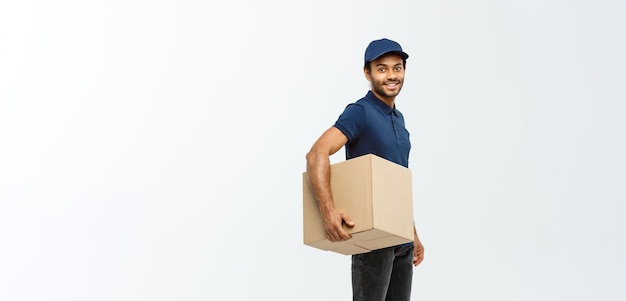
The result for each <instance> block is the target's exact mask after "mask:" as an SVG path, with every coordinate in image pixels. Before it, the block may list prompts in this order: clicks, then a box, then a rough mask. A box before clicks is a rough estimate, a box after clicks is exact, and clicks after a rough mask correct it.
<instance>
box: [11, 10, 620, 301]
mask: <svg viewBox="0 0 626 301" xmlns="http://www.w3.org/2000/svg"><path fill="white" fill-rule="evenodd" d="M625 9H626V5H625V4H624V2H621V1H608V0H607V1H558V0H548V1H546V0H542V1H533V0H531V1H487V0H483V1H479V0H477V1H445V0H444V1H396V2H388V3H385V2H380V1H306V2H293V1H278V0H276V1H219V2H217V1H141V0H131V1H54V2H52V1H11V0H9V1H3V2H2V3H1V4H0V299H1V300H12V301H18V300H349V299H351V288H350V259H349V257H346V256H343V255H339V254H335V253H327V252H323V251H320V250H317V249H313V248H310V247H306V246H304V245H303V244H302V217H301V216H302V212H301V210H302V209H301V208H302V207H301V189H302V187H301V173H302V171H303V170H304V166H305V160H304V155H305V153H306V152H307V151H308V149H309V147H310V146H311V144H312V143H313V142H314V141H315V139H317V138H318V136H319V135H320V134H321V133H322V132H323V131H324V130H325V129H326V128H328V127H329V126H331V125H332V123H333V122H334V121H335V119H336V118H337V116H338V115H339V113H340V112H341V110H343V108H344V107H345V105H346V104H347V103H349V102H351V101H354V100H356V99H358V98H360V97H362V96H363V95H364V94H365V93H366V91H367V89H368V82H367V81H366V80H365V78H364V77H363V74H362V69H361V68H362V57H363V51H364V49H365V47H366V45H367V43H369V42H370V41H371V40H373V39H378V38H381V37H388V38H391V39H394V40H397V41H399V42H400V43H401V44H402V45H403V47H404V48H405V50H406V51H407V52H408V53H409V54H410V55H411V57H410V58H409V60H408V65H407V73H406V81H405V87H404V89H403V91H402V93H401V94H400V96H399V97H398V99H397V106H398V108H399V109H400V110H401V111H402V112H403V113H404V115H405V117H406V122H407V127H408V129H409V131H410V132H411V137H412V143H413V149H412V152H411V157H410V165H411V169H412V171H413V184H414V187H413V190H414V202H415V212H414V214H415V219H416V225H417V229H418V232H419V233H420V235H421V238H422V241H423V243H424V245H425V247H426V256H425V260H424V262H423V263H422V265H421V266H419V267H418V268H416V269H415V277H414V290H413V297H414V299H415V300H624V299H626V289H624V282H625V281H626V272H625V271H626V261H625V260H624V258H623V255H624V254H625V253H626V239H625V238H624V237H625V235H624V229H625V228H626V222H624V221H623V216H624V213H625V212H624V211H625V208H626V205H625V204H624V201H626V192H625V190H624V183H625V181H626V172H625V168H626V160H625V159H624V153H626V141H625V139H624V136H625V135H624V134H625V132H626V122H625V121H624V113H625V111H626V105H625V103H624V101H625V100H626V93H625V92H624V82H625V81H626V72H625V71H624V70H625V67H626V60H625V59H624V53H626V36H625V35H626V34H625V31H624V28H625V26H626V21H624V18H623V15H624V11H625ZM332 160H333V162H338V161H341V160H343V150H342V151H340V153H339V154H337V155H335V156H333V157H332Z"/></svg>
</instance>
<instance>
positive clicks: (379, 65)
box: [365, 54, 404, 104]
mask: <svg viewBox="0 0 626 301" xmlns="http://www.w3.org/2000/svg"><path fill="white" fill-rule="evenodd" d="M370 69H371V71H370V72H368V71H367V70H365V77H366V78H367V80H369V81H370V83H372V92H374V94H375V95H376V96H377V97H378V98H380V99H381V100H383V101H385V102H387V103H388V104H389V102H393V101H394V100H395V98H396V96H397V95H398V93H400V90H401V89H402V83H403V82H404V64H403V61H402V57H401V56H400V55H397V54H387V55H384V56H382V57H379V58H378V59H376V60H374V61H371V62H370Z"/></svg>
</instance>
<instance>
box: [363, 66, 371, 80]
mask: <svg viewBox="0 0 626 301" xmlns="http://www.w3.org/2000/svg"><path fill="white" fill-rule="evenodd" d="M363 74H364V75H365V78H366V79H367V81H369V82H371V81H372V75H371V74H370V73H369V72H368V71H367V68H365V67H363Z"/></svg>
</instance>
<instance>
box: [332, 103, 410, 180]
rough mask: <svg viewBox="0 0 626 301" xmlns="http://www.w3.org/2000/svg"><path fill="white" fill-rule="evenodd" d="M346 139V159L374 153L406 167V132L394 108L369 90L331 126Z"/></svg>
mask: <svg viewBox="0 0 626 301" xmlns="http://www.w3.org/2000/svg"><path fill="white" fill-rule="evenodd" d="M334 126H335V127H336V128H337V129H339V130H340V131H341V132H342V133H343V134H344V135H346V137H348V143H347V144H346V145H345V150H346V160H347V159H352V158H355V157H358V156H362V155H367V154H374V155H377V156H379V157H382V158H385V159H387V160H389V161H392V162H395V163H397V164H400V165H402V166H404V167H407V168H408V167H409V151H410V150H411V142H410V141H409V131H407V129H406V127H405V126H404V117H403V116H402V113H400V111H398V110H397V109H396V108H395V106H394V108H390V107H389V106H387V105H386V104H385V103H384V102H383V101H382V100H380V99H378V97H376V95H374V93H372V91H369V92H368V93H367V95H365V97H363V98H361V99H359V100H357V101H356V102H355V103H351V104H349V105H348V106H347V107H346V108H345V110H344V111H343V113H341V115H340V116H339V118H338V119H337V121H336V122H335V125H334Z"/></svg>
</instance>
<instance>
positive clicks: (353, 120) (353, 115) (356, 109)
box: [334, 103, 365, 143]
mask: <svg viewBox="0 0 626 301" xmlns="http://www.w3.org/2000/svg"><path fill="white" fill-rule="evenodd" d="M334 126H335V127H336V128H337V129H339V130H340V131H341V132H342V133H343V134H344V135H346V137H347V138H348V142H349V143H352V142H354V141H355V140H357V138H358V137H359V134H360V133H361V132H362V131H363V130H364V127H365V108H363V106H362V105H360V104H356V103H352V104H349V105H348V106H347V107H346V108H345V110H344V111H343V113H341V115H339V118H338V119H337V121H336V122H335V125H334Z"/></svg>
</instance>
